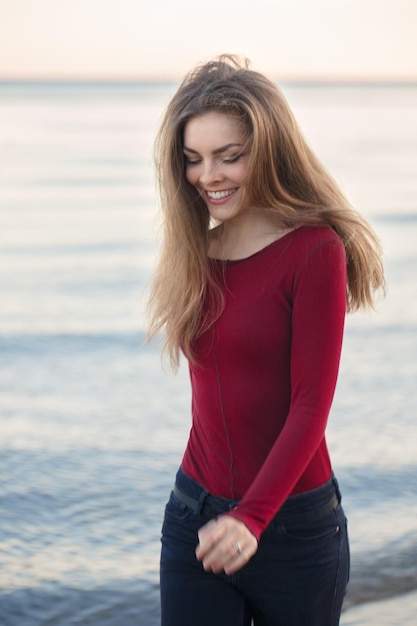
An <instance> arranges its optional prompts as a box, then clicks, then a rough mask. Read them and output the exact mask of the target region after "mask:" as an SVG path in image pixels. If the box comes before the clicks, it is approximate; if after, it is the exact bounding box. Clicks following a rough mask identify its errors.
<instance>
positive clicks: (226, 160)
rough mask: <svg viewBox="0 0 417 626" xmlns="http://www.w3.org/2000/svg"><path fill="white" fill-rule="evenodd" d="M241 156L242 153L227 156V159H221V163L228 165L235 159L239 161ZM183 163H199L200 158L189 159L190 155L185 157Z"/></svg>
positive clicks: (234, 161)
mask: <svg viewBox="0 0 417 626" xmlns="http://www.w3.org/2000/svg"><path fill="white" fill-rule="evenodd" d="M242 156H243V154H238V155H236V156H234V157H229V158H228V159H221V161H222V163H225V164H226V165H229V164H231V163H236V162H237V161H239V159H241V158H242ZM185 163H186V164H187V165H198V164H199V163H201V159H190V157H187V156H186V157H185Z"/></svg>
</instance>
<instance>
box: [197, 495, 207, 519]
mask: <svg viewBox="0 0 417 626" xmlns="http://www.w3.org/2000/svg"><path fill="white" fill-rule="evenodd" d="M208 495H209V493H208V491H206V490H205V489H202V491H201V493H200V496H199V498H198V504H197V511H196V513H197V515H201V513H202V511H203V508H204V503H205V501H206V498H207V496H208Z"/></svg>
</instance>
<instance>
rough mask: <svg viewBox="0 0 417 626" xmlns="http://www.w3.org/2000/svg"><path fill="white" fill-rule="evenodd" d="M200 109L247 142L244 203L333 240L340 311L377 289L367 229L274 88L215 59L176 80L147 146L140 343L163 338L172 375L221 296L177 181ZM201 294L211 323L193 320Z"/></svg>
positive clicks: (195, 202) (229, 58)
mask: <svg viewBox="0 0 417 626" xmlns="http://www.w3.org/2000/svg"><path fill="white" fill-rule="evenodd" d="M208 111H217V112H221V113H226V114H230V115H234V116H237V117H238V118H239V119H240V120H241V122H242V123H243V125H244V129H245V133H246V134H247V136H248V138H249V140H250V146H251V149H250V157H249V158H250V162H249V173H248V177H247V181H245V192H244V193H245V204H246V206H255V207H257V208H260V209H266V210H269V211H274V213H275V215H276V216H277V218H279V219H280V220H281V222H282V226H283V227H284V228H296V227H298V226H301V225H317V226H318V225H327V226H330V227H331V228H333V229H334V230H335V232H336V233H337V234H338V235H339V237H340V238H341V240H342V242H343V244H344V247H345V250H346V259H347V286H346V288H347V306H348V311H355V310H357V309H359V308H369V307H372V306H373V304H374V297H375V293H376V292H377V291H378V290H379V289H382V290H383V289H384V273H383V265H382V259H381V256H382V253H381V247H380V244H379V241H378V239H377V237H376V235H375V233H374V232H373V230H372V228H371V227H370V225H369V224H368V223H367V222H366V220H364V218H363V217H361V216H360V215H359V214H358V213H357V212H356V211H355V210H354V209H353V208H352V207H351V205H350V204H349V203H348V201H347V200H346V198H345V197H344V195H343V193H342V192H341V190H340V189H339V187H338V185H337V183H336V182H335V181H334V179H333V178H332V177H331V176H330V175H329V173H328V172H327V171H326V169H325V168H324V167H323V165H322V164H321V163H320V161H319V160H318V159H317V157H316V156H315V154H314V153H313V152H312V150H311V149H310V148H309V146H308V145H307V143H306V141H305V139H304V137H303V135H302V133H301V131H300V129H299V127H298V125H297V122H296V121H295V118H294V116H293V114H292V112H291V110H290V107H289V105H288V103H287V101H286V100H285V98H284V96H283V94H282V93H281V91H280V90H279V89H278V87H277V86H276V85H275V84H274V83H273V82H271V81H270V80H269V79H267V78H266V77H265V76H263V75H262V74H260V73H258V72H255V71H253V70H250V69H249V62H248V61H247V60H246V59H245V60H243V62H241V61H240V60H239V59H238V58H237V57H235V56H233V55H222V56H220V57H218V58H216V59H214V60H212V61H210V62H208V63H205V64H203V65H200V66H198V67H197V68H196V69H195V70H193V71H191V72H190V73H189V74H187V75H186V77H185V78H184V80H183V82H182V83H181V85H180V86H179V88H178V90H177V92H176V93H175V94H174V96H173V98H172V99H171V101H170V103H169V105H168V107H167V110H166V112H165V116H164V118H163V120H162V123H161V126H160V130H159V133H158V135H157V137H156V141H155V165H156V173H157V182H158V185H159V193H160V200H161V210H162V215H163V241H162V248H161V253H160V258H159V263H158V265H157V268H156V271H155V274H154V278H153V283H152V289H151V294H150V298H149V303H148V312H149V315H150V322H149V332H148V337H149V338H151V337H152V336H154V335H155V334H157V333H158V332H160V331H161V330H164V331H165V345H164V348H165V349H166V351H167V352H168V354H169V357H170V360H171V365H172V366H173V368H174V369H176V368H177V366H178V364H179V355H180V350H182V351H183V352H184V354H185V355H186V356H187V358H188V359H190V360H191V361H193V360H194V355H193V350H192V344H193V341H194V340H195V338H196V337H197V336H198V335H199V334H200V333H201V332H203V331H204V330H205V329H207V328H208V327H209V326H210V324H211V323H213V321H214V320H215V319H216V318H217V316H218V315H219V314H220V313H221V310H222V307H223V298H222V293H221V289H220V287H219V285H217V284H216V282H215V280H214V279H213V278H212V275H211V273H210V271H209V261H208V254H207V250H208V233H209V229H210V215H209V212H208V209H207V206H206V204H205V202H204V200H203V199H202V197H201V196H200V194H199V193H198V191H197V190H196V189H195V188H194V187H193V186H192V185H191V184H190V183H188V181H187V180H186V178H185V173H184V172H185V157H184V153H183V135H184V128H185V125H186V123H187V122H188V121H189V120H190V119H191V118H193V117H195V116H197V115H201V114H202V113H205V112H208ZM208 295H210V298H211V302H212V303H213V310H212V313H211V317H210V318H207V317H204V316H203V301H204V299H205V297H207V296H208Z"/></svg>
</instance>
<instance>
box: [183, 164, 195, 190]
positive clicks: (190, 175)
mask: <svg viewBox="0 0 417 626" xmlns="http://www.w3.org/2000/svg"><path fill="white" fill-rule="evenodd" d="M185 178H186V179H187V181H188V182H189V183H190V185H193V186H194V187H195V186H196V185H197V183H198V173H197V171H196V168H194V167H186V168H185Z"/></svg>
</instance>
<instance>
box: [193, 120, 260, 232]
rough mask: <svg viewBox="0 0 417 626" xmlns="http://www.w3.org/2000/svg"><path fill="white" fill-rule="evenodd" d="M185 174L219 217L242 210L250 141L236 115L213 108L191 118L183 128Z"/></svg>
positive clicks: (214, 215) (216, 217) (211, 212)
mask: <svg viewBox="0 0 417 626" xmlns="http://www.w3.org/2000/svg"><path fill="white" fill-rule="evenodd" d="M184 154H185V159H186V168H185V175H186V178H187V180H188V182H189V183H190V184H191V185H193V186H194V187H195V188H196V189H197V191H198V192H199V193H200V194H201V196H202V197H203V198H204V200H205V202H206V204H207V207H208V210H209V212H210V215H211V216H212V217H213V218H215V219H217V220H220V221H222V222H223V221H226V220H230V219H232V218H233V217H236V216H237V215H238V214H240V213H241V212H242V211H243V210H244V208H245V207H243V204H242V188H243V186H244V184H245V181H246V179H247V175H248V168H249V142H248V140H247V138H246V136H245V134H244V131H243V128H242V125H241V123H239V121H238V120H237V118H236V117H234V116H233V115H227V114H224V113H217V112H215V111H211V112H209V113H203V114H202V115H199V116H197V117H193V118H191V119H190V120H189V121H188V122H187V124H186V126H185V129H184Z"/></svg>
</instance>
